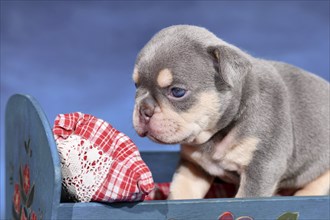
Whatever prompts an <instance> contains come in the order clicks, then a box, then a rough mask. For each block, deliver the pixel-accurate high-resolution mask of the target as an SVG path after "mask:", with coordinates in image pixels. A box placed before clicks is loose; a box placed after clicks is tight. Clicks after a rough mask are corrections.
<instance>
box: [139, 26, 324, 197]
mask: <svg viewBox="0 0 330 220" xmlns="http://www.w3.org/2000/svg"><path fill="white" fill-rule="evenodd" d="M133 80H134V82H135V84H136V87H137V90H136V100H135V108H134V113H133V124H134V128H135V130H136V131H137V133H138V134H139V135H140V136H142V137H144V136H147V137H149V138H150V139H151V140H153V141H155V142H158V143H163V144H177V143H179V144H180V145H181V161H180V164H179V166H178V168H177V171H176V173H175V174H174V177H173V181H172V184H171V188H170V196H169V199H198V198H203V197H204V195H205V194H206V193H207V191H208V190H209V187H210V184H211V183H212V182H213V180H214V178H215V177H218V178H220V179H223V180H224V181H229V182H232V183H235V184H237V185H238V186H239V187H238V192H237V194H236V197H266V196H272V195H276V193H277V192H278V191H279V190H280V189H295V195H326V194H328V193H329V187H330V183H329V181H330V163H329V158H330V155H329V149H330V147H329V134H330V130H329V83H328V82H327V81H325V80H323V79H321V78H319V77H317V76H316V75H313V74H311V73H309V72H306V71H304V70H302V69H299V68H297V67H294V66H292V65H289V64H285V63H281V62H275V61H268V60H263V59H258V58H254V57H252V56H251V55H249V54H247V53H246V52H243V51H242V50H240V49H238V48H237V47H235V46H233V45H231V44H229V43H226V42H225V41H223V40H221V39H219V38H218V37H216V36H215V35H214V34H212V33H211V32H209V31H208V30H206V29H204V28H201V27H196V26H189V25H177V26H171V27H168V28H165V29H163V30H161V31H160V32H159V33H157V34H156V35H155V36H154V37H153V38H152V39H151V40H150V41H149V42H148V43H147V44H146V45H145V47H144V48H143V49H142V50H141V51H140V53H139V54H138V57H137V60H136V64H135V69H134V73H133Z"/></svg>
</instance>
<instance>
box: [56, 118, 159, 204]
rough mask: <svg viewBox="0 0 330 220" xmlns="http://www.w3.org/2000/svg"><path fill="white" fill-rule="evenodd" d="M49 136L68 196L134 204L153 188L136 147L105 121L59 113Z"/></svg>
mask: <svg viewBox="0 0 330 220" xmlns="http://www.w3.org/2000/svg"><path fill="white" fill-rule="evenodd" d="M53 133H54V137H55V140H56V142H57V146H58V150H59V154H60V157H61V166H62V176H65V178H64V177H63V182H65V183H64V184H63V185H64V186H65V188H66V189H67V191H69V194H71V195H72V194H79V195H72V196H73V197H74V198H76V199H77V200H79V201H85V202H88V201H91V200H92V201H106V202H115V201H138V200H143V199H144V197H145V195H147V194H148V193H150V192H151V191H152V189H153V188H154V182H153V179H152V175H151V172H150V170H149V168H148V167H147V165H146V164H145V163H144V162H143V160H142V158H141V156H140V153H139V151H138V148H137V147H136V146H135V144H134V143H133V142H132V141H131V140H130V139H129V138H128V137H127V136H126V135H124V134H123V133H121V132H119V131H117V130H116V129H115V128H113V127H112V126H111V125H110V124H108V123H107V122H105V121H103V120H101V119H98V118H96V117H94V116H92V115H88V114H83V113H80V112H76V113H70V114H60V115H58V116H57V117H56V119H55V123H54V127H53ZM82 149H83V150H82ZM76 161H79V162H78V163H77V162H76ZM73 163H74V164H75V165H74V166H73V165H72V164H73ZM104 171H106V172H104ZM100 174H102V175H103V176H98V177H95V176H93V175H100ZM100 179H101V180H102V181H100ZM78 180H79V181H78ZM94 180H95V181H94ZM93 181H94V182H93ZM97 181H98V182H97ZM81 182H83V184H81ZM81 185H83V187H82V186H81ZM95 186H97V189H95ZM91 191H92V192H93V193H92V195H90V194H89V193H90V192H91Z"/></svg>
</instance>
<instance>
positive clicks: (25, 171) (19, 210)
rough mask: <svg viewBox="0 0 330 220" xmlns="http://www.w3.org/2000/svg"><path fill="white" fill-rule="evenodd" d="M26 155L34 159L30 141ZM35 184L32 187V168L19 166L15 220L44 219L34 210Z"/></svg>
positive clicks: (26, 165) (14, 204)
mask: <svg viewBox="0 0 330 220" xmlns="http://www.w3.org/2000/svg"><path fill="white" fill-rule="evenodd" d="M24 147H25V150H26V153H27V155H28V156H29V157H32V150H31V149H30V140H29V141H28V142H25V143H24ZM34 190H35V185H34V183H33V184H32V185H31V178H30V167H29V165H28V164H25V165H24V166H22V165H20V166H19V173H18V183H17V182H15V183H14V195H13V204H12V217H13V219H14V220H25V219H26V220H37V219H39V220H40V219H42V213H41V212H40V211H39V215H37V214H36V212H35V211H34V210H32V204H33V198H34ZM38 216H39V217H38Z"/></svg>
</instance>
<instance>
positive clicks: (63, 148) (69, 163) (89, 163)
mask: <svg viewBox="0 0 330 220" xmlns="http://www.w3.org/2000/svg"><path fill="white" fill-rule="evenodd" d="M56 142H57V149H58V152H59V155H60V159H61V168H62V183H63V185H64V187H65V188H66V190H67V191H68V193H69V194H70V195H71V196H74V198H75V199H77V200H78V201H80V202H89V201H90V200H91V199H92V197H93V195H94V194H95V192H96V191H97V190H98V189H99V187H100V186H101V184H102V183H103V181H104V179H105V178H106V176H107V174H108V172H109V169H110V167H111V163H112V162H113V159H112V158H111V157H110V156H109V155H107V154H106V153H104V152H103V151H102V150H101V149H97V147H95V146H94V145H93V144H92V143H91V142H90V141H89V140H86V139H83V138H81V137H80V136H78V135H70V136H69V137H68V138H67V139H57V140H56Z"/></svg>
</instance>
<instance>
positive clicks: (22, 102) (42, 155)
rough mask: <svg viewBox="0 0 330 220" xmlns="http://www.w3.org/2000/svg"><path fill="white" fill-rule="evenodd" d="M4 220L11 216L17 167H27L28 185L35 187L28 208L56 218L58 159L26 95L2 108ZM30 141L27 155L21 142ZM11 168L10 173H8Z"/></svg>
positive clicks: (49, 135)
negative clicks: (3, 133)
mask: <svg viewBox="0 0 330 220" xmlns="http://www.w3.org/2000/svg"><path fill="white" fill-rule="evenodd" d="M5 127H6V132H5V135H6V142H5V146H6V148H5V153H6V159H5V160H6V170H7V172H6V174H7V175H6V179H5V182H6V200H5V201H6V218H10V217H11V213H12V211H11V210H12V201H13V187H14V185H13V184H10V179H9V178H10V176H12V177H13V181H14V183H15V182H16V183H19V167H20V166H24V165H25V164H27V165H28V166H29V168H30V181H31V186H32V184H35V191H34V199H33V203H32V208H33V210H35V211H36V212H37V211H38V210H39V209H40V210H41V212H42V214H43V217H44V218H45V219H49V218H56V215H57V208H58V205H59V202H60V193H61V170H60V163H59V157H58V153H57V149H56V145H55V141H54V138H53V135H52V131H51V127H50V125H49V123H48V120H47V118H46V116H45V114H44V113H43V111H42V109H41V108H40V106H39V104H38V103H37V102H36V100H35V99H34V98H32V97H30V96H24V95H14V96H12V97H11V98H10V99H9V101H8V103H7V108H6V122H5ZM28 140H30V149H31V152H32V154H31V156H30V155H29V154H27V153H26V151H25V148H24V142H27V141H28ZM12 169H13V170H12Z"/></svg>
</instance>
